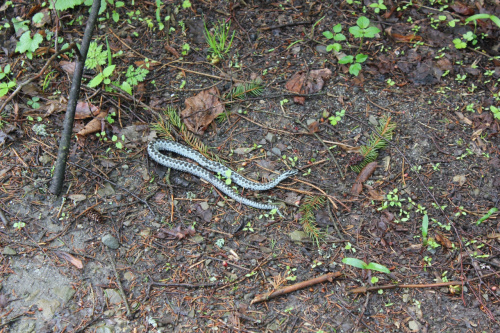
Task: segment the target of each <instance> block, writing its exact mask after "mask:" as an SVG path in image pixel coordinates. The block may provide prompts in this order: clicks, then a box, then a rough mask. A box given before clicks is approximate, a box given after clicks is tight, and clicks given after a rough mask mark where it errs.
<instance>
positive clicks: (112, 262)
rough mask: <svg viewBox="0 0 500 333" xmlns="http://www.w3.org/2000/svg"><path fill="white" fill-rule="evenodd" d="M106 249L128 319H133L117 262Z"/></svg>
mask: <svg viewBox="0 0 500 333" xmlns="http://www.w3.org/2000/svg"><path fill="white" fill-rule="evenodd" d="M105 248H106V254H107V255H108V258H109V262H110V263H111V267H112V268H113V272H114V273H115V279H116V284H117V285H118V289H119V290H120V296H121V297H122V300H123V303H125V308H126V309H127V318H129V319H131V317H132V312H131V311H130V306H129V305H128V301H127V296H126V295H125V292H124V291H123V286H122V283H121V281H120V276H119V275H118V271H117V270H116V264H115V260H114V259H113V256H112V255H111V252H110V251H109V248H108V247H107V246H105Z"/></svg>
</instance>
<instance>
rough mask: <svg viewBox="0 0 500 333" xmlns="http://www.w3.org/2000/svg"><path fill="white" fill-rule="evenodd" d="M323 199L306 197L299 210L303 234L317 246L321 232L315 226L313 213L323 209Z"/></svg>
mask: <svg viewBox="0 0 500 333" xmlns="http://www.w3.org/2000/svg"><path fill="white" fill-rule="evenodd" d="M324 204H325V198H324V197H321V196H314V197H309V196H308V197H306V198H305V199H304V201H303V203H302V205H301V206H300V208H299V212H300V214H301V215H302V217H301V218H300V220H299V222H300V224H302V229H304V232H305V233H306V234H307V235H308V236H309V237H310V238H311V239H312V240H313V241H314V242H315V243H316V244H317V245H318V247H319V240H320V238H322V237H323V235H322V233H321V231H320V230H319V229H318V227H317V226H316V216H315V215H314V212H315V211H317V210H318V209H320V208H321V207H323V205H324Z"/></svg>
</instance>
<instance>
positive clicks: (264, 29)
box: [259, 21, 312, 31]
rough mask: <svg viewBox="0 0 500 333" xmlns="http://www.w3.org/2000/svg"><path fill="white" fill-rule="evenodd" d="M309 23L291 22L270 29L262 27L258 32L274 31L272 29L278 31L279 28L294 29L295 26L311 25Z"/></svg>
mask: <svg viewBox="0 0 500 333" xmlns="http://www.w3.org/2000/svg"><path fill="white" fill-rule="evenodd" d="M311 23H312V22H311V21H305V22H292V23H285V24H279V25H272V26H270V27H263V28H259V30H260V31H266V30H274V29H279V28H285V27H294V26H297V25H307V24H311Z"/></svg>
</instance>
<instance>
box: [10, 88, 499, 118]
mask: <svg viewBox="0 0 500 333" xmlns="http://www.w3.org/2000/svg"><path fill="white" fill-rule="evenodd" d="M0 96H2V94H1V93H0ZM490 111H491V113H493V117H494V118H495V119H498V120H500V108H497V107H496V106H494V105H491V106H490Z"/></svg>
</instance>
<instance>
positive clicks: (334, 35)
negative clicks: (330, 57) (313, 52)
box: [323, 23, 346, 52]
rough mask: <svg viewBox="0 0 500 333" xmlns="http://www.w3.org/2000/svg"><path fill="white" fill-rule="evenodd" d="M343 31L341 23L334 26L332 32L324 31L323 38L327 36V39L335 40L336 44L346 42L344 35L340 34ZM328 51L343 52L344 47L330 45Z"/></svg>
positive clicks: (334, 44) (327, 47)
mask: <svg viewBox="0 0 500 333" xmlns="http://www.w3.org/2000/svg"><path fill="white" fill-rule="evenodd" d="M341 31H342V25H341V24H340V23H339V24H337V25H335V26H333V28H332V31H324V32H323V36H325V37H326V38H327V39H333V40H334V41H336V42H341V41H344V40H346V37H345V36H344V34H341V33H340V32H341ZM326 50H327V51H328V52H330V51H332V50H333V51H336V52H339V51H340V50H342V45H340V44H339V43H333V44H329V45H327V46H326Z"/></svg>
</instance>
